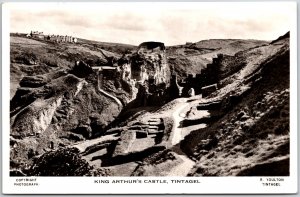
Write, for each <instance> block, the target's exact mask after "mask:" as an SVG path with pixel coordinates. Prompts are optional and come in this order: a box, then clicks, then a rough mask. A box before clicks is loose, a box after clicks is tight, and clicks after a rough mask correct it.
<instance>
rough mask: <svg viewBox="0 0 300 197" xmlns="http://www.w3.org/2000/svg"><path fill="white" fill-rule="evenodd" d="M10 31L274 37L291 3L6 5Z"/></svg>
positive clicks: (169, 40) (179, 40)
mask: <svg viewBox="0 0 300 197" xmlns="http://www.w3.org/2000/svg"><path fill="white" fill-rule="evenodd" d="M7 6H8V7H9V8H10V28H11V29H10V32H22V33H29V32H30V31H31V30H37V31H43V32H44V33H45V34H60V35H72V36H75V37H80V38H86V39H90V40H98V41H104V42H117V43H128V44H134V45H138V44H140V43H141V42H144V41H161V42H164V43H165V44H166V45H175V44H183V43H185V42H187V41H189V42H197V41H200V40H204V39H219V38H224V39H225V38H241V39H261V40H273V39H276V38H277V37H279V36H280V35H283V34H284V33H286V32H287V31H289V30H290V27H291V18H292V17H293V16H294V15H292V14H294V12H295V9H294V7H293V6H292V4H290V3H286V4H283V3H274V2H273V3H270V2H269V3H255V4H254V3H159V2H157V3H153V2H152V3H136V2H135V3H134V2H132V3H128V2H127V3H51V4H50V3H47V4H45V3H35V4H24V3H23V4H20V3H19V4H9V5H7Z"/></svg>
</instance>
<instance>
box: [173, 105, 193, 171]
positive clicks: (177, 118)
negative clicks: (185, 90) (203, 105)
mask: <svg viewBox="0 0 300 197" xmlns="http://www.w3.org/2000/svg"><path fill="white" fill-rule="evenodd" d="M188 106H189V103H187V100H184V101H183V102H182V103H180V106H178V107H176V110H175V111H174V112H173V113H172V117H173V120H174V124H173V128H172V133H173V137H172V141H171V143H172V145H173V146H174V145H177V147H176V148H174V152H175V153H176V155H177V157H179V158H180V159H181V160H182V163H180V164H179V165H177V166H175V167H174V168H172V169H171V171H170V172H169V173H168V176H187V174H188V173H189V171H190V170H191V169H192V168H193V166H194V164H195V162H194V161H193V160H191V159H190V158H188V157H187V156H186V155H185V154H184V153H183V152H182V151H181V150H180V148H179V146H178V143H179V142H180V141H181V140H182V139H183V137H182V133H181V128H179V126H180V122H181V121H182V120H183V119H184V116H182V115H181V113H182V111H183V110H184V109H185V108H187V107H188ZM176 149H177V150H176Z"/></svg>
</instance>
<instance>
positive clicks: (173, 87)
mask: <svg viewBox="0 0 300 197" xmlns="http://www.w3.org/2000/svg"><path fill="white" fill-rule="evenodd" d="M180 96H181V93H180V86H179V85H178V82H177V75H172V78H171V82H170V99H171V100H173V99H176V98H179V97H180Z"/></svg>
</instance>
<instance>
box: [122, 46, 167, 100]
mask: <svg viewBox="0 0 300 197" xmlns="http://www.w3.org/2000/svg"><path fill="white" fill-rule="evenodd" d="M119 70H120V75H121V76H122V80H124V81H126V82H127V83H128V84H130V85H131V86H133V87H132V89H134V87H136V88H138V91H136V101H137V102H138V103H139V105H144V106H145V105H152V104H154V103H155V102H156V100H157V99H158V97H162V96H163V95H164V96H166V94H165V93H166V92H165V91H166V90H167V88H168V87H169V86H170V68H169V66H168V64H167V57H166V51H165V45H164V44H163V43H161V42H144V43H142V44H140V45H139V47H138V49H137V50H136V51H135V52H134V53H133V54H131V55H127V56H124V57H123V58H121V59H120V60H119ZM156 104H161V102H156Z"/></svg>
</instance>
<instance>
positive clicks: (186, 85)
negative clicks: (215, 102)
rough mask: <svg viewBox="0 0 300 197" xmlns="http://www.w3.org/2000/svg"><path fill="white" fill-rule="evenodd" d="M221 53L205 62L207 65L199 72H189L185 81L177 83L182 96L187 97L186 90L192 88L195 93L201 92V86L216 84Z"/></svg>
mask: <svg viewBox="0 0 300 197" xmlns="http://www.w3.org/2000/svg"><path fill="white" fill-rule="evenodd" d="M222 60H223V54H218V56H217V57H216V58H213V61H212V63H211V64H207V67H206V68H204V69H202V70H201V73H199V74H196V75H195V76H194V75H193V74H189V75H188V76H187V78H186V79H185V81H181V82H180V83H179V85H180V86H182V87H183V89H182V96H183V97H189V96H190V95H189V93H188V91H189V90H190V89H191V88H193V89H194V92H195V94H201V93H202V87H205V86H209V85H212V84H217V83H218V82H219V80H220V78H221V74H222V73H221V68H222Z"/></svg>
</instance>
